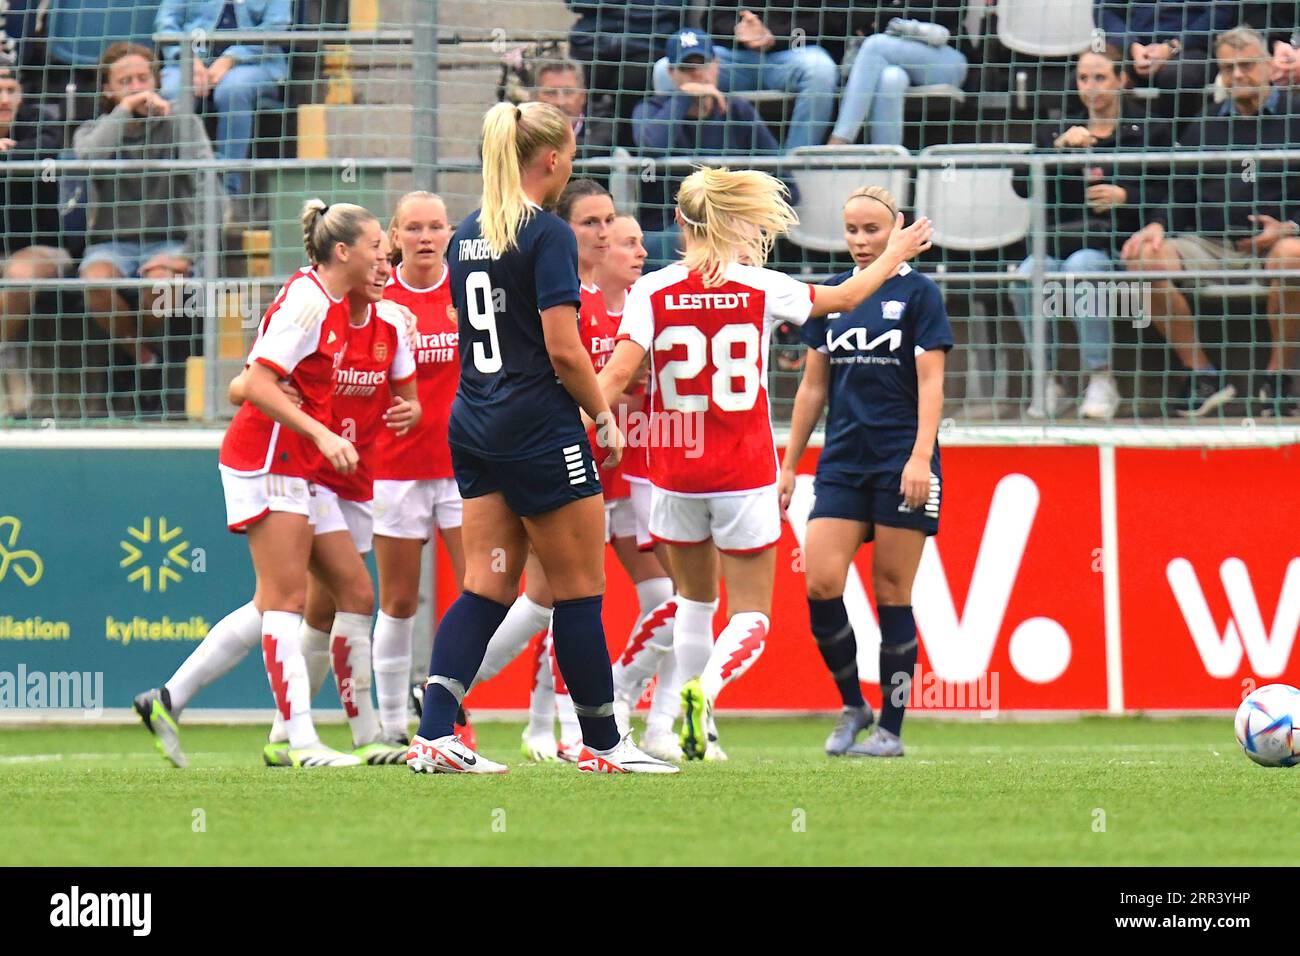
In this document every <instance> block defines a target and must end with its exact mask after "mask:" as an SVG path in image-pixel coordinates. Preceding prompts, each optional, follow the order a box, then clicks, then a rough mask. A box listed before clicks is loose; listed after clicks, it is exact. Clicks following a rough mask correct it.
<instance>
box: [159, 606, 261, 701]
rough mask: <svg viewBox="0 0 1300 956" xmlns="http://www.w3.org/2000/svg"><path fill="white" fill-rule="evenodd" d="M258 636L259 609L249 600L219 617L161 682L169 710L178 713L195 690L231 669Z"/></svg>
mask: <svg viewBox="0 0 1300 956" xmlns="http://www.w3.org/2000/svg"><path fill="white" fill-rule="evenodd" d="M261 639H262V612H261V611H259V610H258V609H257V608H256V607H254V606H253V602H252V601H249V602H248V603H247V604H245V605H244V606H243V607H239V608H236V609H235V610H233V611H231V612H230V613H229V614H227V615H226V616H225V617H223V618H222V619H221V620H220V621H218V622H217V623H216V624H215V625H214V626H213V628H212V630H210V631H208V633H207V636H206V637H204V638H203V643H201V644H200V645H199V646H198V647H196V648H194V651H193V653H191V654H190V656H189V657H187V658H185V660H184V661H183V662H182V663H181V666H180V667H178V668H176V673H175V674H173V675H172V677H171V680H169V681H167V683H166V684H165V685H164V686H165V687H166V688H167V693H168V694H169V695H170V696H171V702H172V713H173V714H179V713H180V712H181V711H182V710H184V709H185V705H186V704H188V703H189V702H190V700H191V699H192V698H193V697H194V695H195V694H197V693H198V692H199V691H201V690H202V689H203V688H205V687H207V686H208V685H209V684H211V683H212V682H213V681H215V680H217V679H218V678H221V677H224V676H225V675H226V674H228V673H230V671H231V669H232V668H234V666H235V665H236V664H238V663H239V662H240V661H242V660H243V659H244V658H245V657H247V656H248V653H249V651H251V650H252V649H253V648H255V647H257V644H258V642H259V641H260V640H261Z"/></svg>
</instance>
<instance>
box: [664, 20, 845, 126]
mask: <svg viewBox="0 0 1300 956" xmlns="http://www.w3.org/2000/svg"><path fill="white" fill-rule="evenodd" d="M713 49H714V52H715V53H716V54H717V57H718V63H719V64H720V66H721V69H720V70H719V73H718V88H719V89H720V90H722V92H724V93H750V92H754V91H755V90H782V91H783V92H786V93H791V94H793V95H794V112H793V113H792V114H791V115H790V128H789V130H788V132H787V134H786V137H785V142H784V143H783V144H782V145H783V146H784V148H785V149H798V148H799V147H800V146H820V145H821V144H822V143H824V142H826V136H827V134H828V132H829V131H830V126H831V117H832V116H834V115H835V91H836V88H837V87H838V86H839V67H838V66H836V65H835V61H834V60H832V59H831V55H830V54H829V53H827V52H826V51H825V50H823V49H822V48H821V47H819V46H805V47H803V48H802V49H799V50H781V51H779V52H777V53H756V52H755V51H753V50H728V49H727V48H726V47H721V46H715V47H714V48H713ZM654 86H655V92H656V93H671V92H672V91H673V90H674V89H675V87H674V86H673V81H672V77H671V76H670V75H669V73H668V60H667V58H666V57H665V58H662V59H660V60H659V62H658V63H656V64H655V69H654Z"/></svg>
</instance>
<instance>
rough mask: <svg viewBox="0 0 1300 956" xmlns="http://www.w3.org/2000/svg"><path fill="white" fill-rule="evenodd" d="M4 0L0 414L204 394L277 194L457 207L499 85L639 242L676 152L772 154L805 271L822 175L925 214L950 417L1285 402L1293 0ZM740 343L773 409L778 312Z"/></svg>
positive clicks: (53, 412)
mask: <svg viewBox="0 0 1300 956" xmlns="http://www.w3.org/2000/svg"><path fill="white" fill-rule="evenodd" d="M8 7H9V10H8V12H7V13H5V11H3V10H0V15H4V16H5V20H4V27H5V30H6V35H7V36H8V39H7V40H5V41H4V42H3V43H2V44H0V177H2V180H0V181H2V184H3V185H2V187H0V188H2V189H3V195H2V196H0V200H2V201H3V208H2V209H0V213H2V214H3V215H4V217H5V221H4V227H5V228H4V243H5V246H4V249H3V253H4V256H5V261H4V271H3V276H2V277H0V303H2V305H3V308H2V311H0V426H21V425H23V424H41V423H48V422H50V421H53V422H56V423H65V422H66V423H69V424H73V423H100V422H104V421H112V422H122V423H128V424H138V423H144V422H157V421H174V422H183V421H193V422H198V423H215V422H220V421H222V420H224V419H225V418H227V417H228V416H229V414H230V413H231V411H232V410H231V409H230V408H229V406H228V404H227V403H226V401H225V399H224V395H225V383H226V382H227V381H228V380H229V379H230V378H231V377H232V376H233V375H234V374H235V372H236V371H237V370H238V368H239V367H240V365H241V363H242V359H243V356H244V355H245V354H246V352H247V348H248V345H249V343H250V341H251V338H252V336H253V335H254V334H255V332H256V326H257V320H258V319H259V318H260V315H261V311H262V310H264V309H265V307H266V306H267V305H269V303H270V301H271V298H272V297H273V295H274V293H275V291H276V289H277V288H278V287H279V285H280V284H282V283H283V281H284V280H285V279H286V278H287V277H288V275H289V274H290V273H291V272H292V271H293V270H294V269H296V268H298V267H299V266H300V265H301V264H302V263H301V257H302V250H301V242H300V236H299V234H298V227H297V216H298V209H299V207H300V205H301V203H302V201H303V200H304V199H306V198H308V197H310V196H316V195H319V196H321V197H322V198H324V199H326V200H327V201H341V200H349V201H355V202H359V203H361V204H362V205H366V206H368V207H369V208H371V209H372V210H373V211H374V212H376V214H378V215H379V216H380V218H381V220H382V221H385V222H386V221H387V218H388V216H389V214H390V213H391V211H392V209H393V207H394V205H395V202H396V199H397V198H398V197H399V196H400V195H401V194H402V193H404V192H405V191H407V190H408V189H411V188H416V187H418V188H432V189H435V190H437V191H438V192H440V193H441V194H442V195H443V196H444V198H446V200H447V203H448V208H449V211H450V212H451V214H452V217H453V220H454V219H456V218H458V217H459V216H462V215H464V214H465V213H466V212H468V211H469V210H470V209H472V208H474V206H475V205H477V193H478V188H479V182H478V176H477V171H478V159H477V155H476V149H477V129H478V123H479V121H480V119H481V117H482V114H483V112H484V110H485V109H486V108H487V106H489V105H491V103H493V102H495V101H497V100H498V99H499V98H511V99H515V100H523V99H529V98H538V99H545V100H547V101H548V102H553V103H555V104H556V105H557V106H559V107H560V108H561V109H563V110H565V111H566V112H567V113H568V114H569V115H570V117H571V119H572V120H573V124H574V128H575V134H576V137H577V140H578V145H579V155H578V161H577V163H576V165H575V176H585V177H589V178H593V179H595V180H597V181H598V182H600V183H602V184H603V185H605V186H606V187H607V188H608V189H609V190H610V192H611V193H612V195H613V196H614V197H615V201H616V204H617V205H618V206H619V208H620V209H621V210H622V211H627V212H631V213H633V214H635V215H636V216H637V218H638V220H639V221H640V223H641V226H642V228H643V229H644V232H645V244H646V247H647V249H648V250H649V253H650V264H651V265H659V264H663V263H665V262H667V261H670V260H671V258H672V257H673V256H674V254H675V246H676V241H677V236H676V234H675V232H674V229H673V226H672V222H671V216H670V215H668V213H669V212H670V211H671V209H672V205H673V192H674V189H675V184H676V183H677V182H679V181H680V179H681V178H682V177H683V176H684V175H685V174H686V173H687V172H689V170H690V168H691V167H692V166H693V165H695V164H699V163H708V164H714V165H729V166H732V167H739V166H745V167H751V168H759V169H765V170H768V171H770V172H771V173H773V175H775V176H777V177H778V178H780V179H782V180H783V181H784V182H786V183H787V185H788V186H789V187H790V192H791V197H792V201H793V202H794V204H795V208H796V210H797V211H798V213H799V216H800V225H799V227H798V228H797V229H795V230H793V231H792V232H791V234H790V235H789V236H788V237H787V238H786V239H784V240H783V241H781V242H780V243H779V244H778V245H777V247H776V249H775V250H774V253H773V256H772V259H771V261H770V263H769V264H770V265H772V266H773V267H775V268H779V269H782V270H784V271H787V272H790V273H792V274H796V275H799V276H801V277H804V278H807V279H809V280H812V279H824V278H826V277H828V276H831V275H834V274H836V273H838V272H840V271H843V270H844V269H846V268H849V267H851V265H852V261H851V260H850V259H849V258H848V256H847V253H846V246H845V243H844V239H843V232H842V224H841V223H840V209H841V206H842V203H843V200H844V198H845V197H846V196H847V195H848V194H849V193H850V192H851V191H852V190H853V189H854V188H857V187H859V186H863V185H868V184H875V185H880V186H884V187H886V188H887V189H889V190H890V192H891V193H892V194H893V196H894V198H895V199H896V200H897V202H898V205H899V208H900V209H901V210H903V211H904V212H905V214H906V215H907V216H908V217H909V218H910V217H912V216H914V215H927V216H929V217H931V218H932V219H933V220H934V222H935V225H936V242H935V248H934V249H933V250H932V251H931V252H930V253H928V254H927V255H926V256H925V257H924V258H923V259H922V260H921V261H920V262H919V263H918V267H919V268H920V269H921V270H922V271H924V272H925V273H927V274H928V275H930V276H932V277H933V278H934V279H935V280H936V281H937V282H939V284H940V286H941V288H942V289H943V291H944V295H945V302H946V304H947V307H948V310H949V314H950V318H951V320H952V323H953V326H954V330H955V332H956V338H957V347H956V348H955V349H954V350H953V352H952V353H951V355H950V358H949V363H948V375H947V388H946V395H947V407H946V409H945V416H946V417H947V418H949V419H951V420H953V421H955V422H957V423H961V424H981V423H998V424H1015V423H1028V422H1033V423H1039V422H1048V423H1057V422H1059V423H1077V422H1080V421H1084V422H1093V423H1100V424H1106V423H1111V422H1129V423H1133V422H1140V423H1143V424H1152V425H1168V426H1172V425H1175V424H1179V423H1182V422H1186V421H1202V422H1206V421H1213V422H1219V423H1223V424H1229V425H1235V424H1236V423H1238V422H1240V421H1241V420H1242V419H1249V420H1251V421H1254V422H1258V423H1260V424H1261V425H1266V424H1268V423H1267V422H1266V421H1265V420H1267V419H1272V420H1273V421H1275V422H1277V423H1280V424H1284V425H1285V424H1288V423H1289V424H1294V419H1295V418H1296V417H1297V416H1298V415H1300V407H1298V405H1297V400H1296V398H1295V395H1296V392H1295V390H1294V389H1293V386H1292V383H1291V377H1292V374H1293V372H1294V364H1295V360H1296V345H1297V344H1300V343H1298V342H1297V340H1298V339H1300V331H1298V330H1297V323H1298V322H1300V226H1297V222H1300V169H1298V168H1297V167H1300V152H1297V146H1298V145H1300V143H1298V140H1300V92H1296V91H1295V84H1296V82H1297V80H1300V54H1297V53H1296V52H1295V51H1296V48H1297V47H1300V37H1298V36H1296V29H1297V24H1296V7H1297V4H1295V3H1239V2H1223V0H1221V2H1208V3H1168V2H1165V3H1128V4H1123V3H1104V2H1096V3H1094V2H1091V0H1087V2H1078V0H1060V2H1057V3H1052V4H1043V3H1037V4H1030V3H1023V2H1019V0H999V2H998V3H996V4H993V3H984V2H966V3H962V2H955V0H945V2H937V3H910V2H909V3H906V4H903V3H892V4H891V3H872V4H861V3H853V2H847V0H846V2H837V3H815V4H814V3H788V2H787V3H781V4H776V3H772V4H768V3H757V4H738V3H715V4H711V5H709V6H708V7H707V8H700V7H694V6H691V5H688V4H684V3H614V2H593V3H583V2H572V0H571V2H568V3H559V2H556V0H513V2H492V3H487V2H465V3H458V4H450V3H446V2H439V3H431V2H428V0H420V2H416V0H397V2H386V0H352V2H351V3H346V2H329V0H300V2H297V3H291V2H289V0H242V2H239V3H228V4H227V3H220V2H197V0H162V2H158V0H133V2H119V0H85V2H81V3H74V2H70V0H47V2H43V3H40V4H37V3H30V4H25V3H21V2H14V0H10V2H9V4H8ZM1175 8H1177V9H1176V10H1175ZM1153 240H1155V241H1153ZM772 357H773V358H772V363H771V372H770V381H769V392H770V394H771V397H772V400H773V401H772V404H773V412H774V416H775V417H776V419H777V421H778V424H779V423H781V422H782V421H783V420H784V419H785V418H787V417H788V414H789V407H790V403H791V401H792V399H793V395H794V391H795V389H796V387H797V384H798V378H799V375H800V370H801V367H802V361H803V346H802V345H801V344H799V341H798V336H797V334H796V333H795V332H794V331H793V330H790V329H781V330H778V338H777V341H776V343H775V345H774V348H773V351H772Z"/></svg>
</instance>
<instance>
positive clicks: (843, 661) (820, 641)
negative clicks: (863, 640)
mask: <svg viewBox="0 0 1300 956" xmlns="http://www.w3.org/2000/svg"><path fill="white" fill-rule="evenodd" d="M808 617H809V618H810V619H811V620H812V632H813V637H814V638H816V639H817V650H818V651H820V652H821V655H822V660H823V661H825V662H826V669H827V670H828V671H830V672H831V679H832V680H834V681H835V686H836V687H838V688H839V689H840V699H841V700H842V701H844V706H845V707H861V706H862V705H863V704H864V703H865V701H863V699H862V685H861V684H859V683H858V642H857V640H856V639H855V638H854V636H853V625H851V624H850V623H849V612H848V610H847V609H846V608H845V607H844V598H842V597H834V598H827V599H826V600H824V601H819V600H817V599H815V598H809V599H808Z"/></svg>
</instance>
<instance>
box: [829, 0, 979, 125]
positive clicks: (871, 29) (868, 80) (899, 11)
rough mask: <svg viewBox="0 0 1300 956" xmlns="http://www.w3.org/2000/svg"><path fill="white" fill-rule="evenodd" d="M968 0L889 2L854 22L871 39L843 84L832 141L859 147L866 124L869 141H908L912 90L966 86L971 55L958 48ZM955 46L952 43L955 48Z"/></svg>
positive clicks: (864, 44) (863, 47) (856, 59)
mask: <svg viewBox="0 0 1300 956" xmlns="http://www.w3.org/2000/svg"><path fill="white" fill-rule="evenodd" d="M963 3H964V0H885V2H882V3H880V4H878V5H877V7H876V12H875V13H874V15H872V16H864V15H858V16H855V17H854V18H853V20H852V26H853V27H854V29H857V30H865V32H866V34H867V38H866V39H865V40H863V41H862V44H861V45H860V46H859V47H858V51H857V54H856V55H855V56H854V58H853V65H852V67H851V68H850V70H849V77H848V79H847V80H846V81H845V83H844V95H843V96H842V97H841V99H840V115H839V118H838V119H837V120H836V122H835V130H834V132H833V133H832V134H831V138H830V139H829V140H828V142H829V143H830V144H831V145H833V146H834V145H843V144H846V143H856V142H857V140H858V134H859V133H861V131H862V124H863V123H864V122H865V123H866V124H867V130H868V134H867V142H869V143H871V144H873V145H900V144H901V143H902V142H903V97H904V96H906V95H907V88H908V87H909V86H912V85H913V84H915V85H917V86H931V85H936V84H945V85H947V86H958V87H959V86H961V85H962V84H963V83H964V82H966V67H967V64H966V55H965V54H964V53H962V52H961V51H960V50H959V49H958V48H957V41H956V39H955V38H956V37H959V36H960V35H961V34H962V32H963V30H962V22H961V21H962V7H963ZM950 43H951V45H950Z"/></svg>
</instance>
